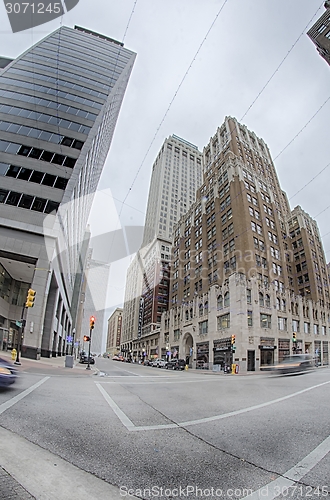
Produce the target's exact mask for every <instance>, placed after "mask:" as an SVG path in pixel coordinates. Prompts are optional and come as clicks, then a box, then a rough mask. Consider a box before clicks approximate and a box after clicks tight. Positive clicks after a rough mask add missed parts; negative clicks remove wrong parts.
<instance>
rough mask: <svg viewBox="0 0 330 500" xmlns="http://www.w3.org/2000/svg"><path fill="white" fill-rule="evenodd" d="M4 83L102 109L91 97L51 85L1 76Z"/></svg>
mask: <svg viewBox="0 0 330 500" xmlns="http://www.w3.org/2000/svg"><path fill="white" fill-rule="evenodd" d="M1 80H2V83H3V85H13V86H15V87H22V88H24V89H29V90H32V91H33V92H35V91H38V92H42V93H43V94H50V95H53V96H55V97H62V99H68V100H69V101H74V102H79V103H80V104H85V105H86V106H90V107H91V108H97V109H101V108H102V104H100V103H99V102H95V101H92V100H91V99H86V98H85V97H80V96H77V95H75V94H71V93H70V92H63V91H62V90H58V89H53V88H51V87H45V86H44V85H39V84H35V83H28V82H23V81H22V80H15V79H14V78H7V77H5V76H3V77H2V78H1Z"/></svg>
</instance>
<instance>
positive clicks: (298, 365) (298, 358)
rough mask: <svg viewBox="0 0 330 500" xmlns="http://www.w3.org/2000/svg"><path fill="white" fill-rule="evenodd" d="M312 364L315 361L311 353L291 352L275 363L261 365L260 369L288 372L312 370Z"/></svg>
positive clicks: (313, 364)
mask: <svg viewBox="0 0 330 500" xmlns="http://www.w3.org/2000/svg"><path fill="white" fill-rule="evenodd" d="M314 366H315V362H314V358H313V356H312V355H311V354H292V355H291V356H286V357H285V358H284V359H283V361H281V362H280V363H278V364H277V365H269V366H261V367H260V370H262V371H272V372H277V373H281V374H288V373H301V372H304V371H306V370H312V369H313V368H314Z"/></svg>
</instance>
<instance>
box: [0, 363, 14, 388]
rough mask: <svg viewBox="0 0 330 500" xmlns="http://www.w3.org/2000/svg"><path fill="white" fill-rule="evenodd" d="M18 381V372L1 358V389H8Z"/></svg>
mask: <svg viewBox="0 0 330 500" xmlns="http://www.w3.org/2000/svg"><path fill="white" fill-rule="evenodd" d="M16 379H17V370H16V368H15V367H14V365H12V363H10V362H9V361H7V360H6V359H3V358H0V387H8V386H10V385H11V384H13V383H14V382H15V381H16Z"/></svg>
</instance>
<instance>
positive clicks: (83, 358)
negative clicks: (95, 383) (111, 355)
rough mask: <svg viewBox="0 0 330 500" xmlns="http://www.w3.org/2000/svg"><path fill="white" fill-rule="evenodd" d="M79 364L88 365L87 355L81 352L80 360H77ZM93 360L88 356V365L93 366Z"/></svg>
mask: <svg viewBox="0 0 330 500" xmlns="http://www.w3.org/2000/svg"><path fill="white" fill-rule="evenodd" d="M79 363H82V364H84V363H88V354H87V353H86V352H81V353H80V358H79ZM94 363H95V359H94V358H93V356H89V364H90V365H94Z"/></svg>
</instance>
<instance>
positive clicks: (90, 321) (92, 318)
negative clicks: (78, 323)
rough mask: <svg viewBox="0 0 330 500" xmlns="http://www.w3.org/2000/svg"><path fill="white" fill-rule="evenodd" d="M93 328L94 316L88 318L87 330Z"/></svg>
mask: <svg viewBox="0 0 330 500" xmlns="http://www.w3.org/2000/svg"><path fill="white" fill-rule="evenodd" d="M94 326H95V316H91V317H90V318H89V329H90V330H93V328H94Z"/></svg>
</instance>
